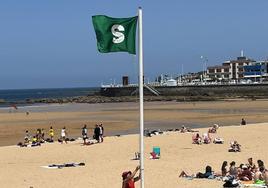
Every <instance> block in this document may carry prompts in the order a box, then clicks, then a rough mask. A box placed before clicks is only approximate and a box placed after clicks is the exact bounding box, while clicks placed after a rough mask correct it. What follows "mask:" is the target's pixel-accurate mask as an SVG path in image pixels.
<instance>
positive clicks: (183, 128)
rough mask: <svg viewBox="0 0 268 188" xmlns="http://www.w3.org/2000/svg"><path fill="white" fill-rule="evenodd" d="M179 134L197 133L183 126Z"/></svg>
mask: <svg viewBox="0 0 268 188" xmlns="http://www.w3.org/2000/svg"><path fill="white" fill-rule="evenodd" d="M179 132H181V133H186V132H190V133H193V132H199V131H195V130H193V129H190V128H187V127H185V126H184V125H183V126H182V127H181V128H180V129H179Z"/></svg>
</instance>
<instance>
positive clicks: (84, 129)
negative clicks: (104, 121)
mask: <svg viewBox="0 0 268 188" xmlns="http://www.w3.org/2000/svg"><path fill="white" fill-rule="evenodd" d="M82 137H83V140H84V144H86V140H87V138H88V137H87V125H84V127H83V128H82Z"/></svg>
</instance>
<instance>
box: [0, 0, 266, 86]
mask: <svg viewBox="0 0 268 188" xmlns="http://www.w3.org/2000/svg"><path fill="white" fill-rule="evenodd" d="M139 6H142V8H143V24H144V25H143V27H144V71H145V77H148V78H149V79H150V80H153V79H154V78H155V77H156V76H157V75H159V74H161V73H169V74H172V75H174V76H175V75H177V74H179V73H181V71H182V70H181V67H182V65H183V68H184V72H196V71H200V70H202V66H203V61H202V59H200V56H201V55H203V56H206V57H207V58H208V64H209V65H215V64H221V63H222V62H223V61H224V60H229V59H234V58H236V57H237V56H239V54H240V50H241V49H243V50H244V53H245V55H246V56H248V57H250V58H253V59H256V60H262V59H266V58H267V57H268V45H267V42H268V24H267V13H266V12H267V7H268V1H266V0H258V1H252V0H236V1H234V0H225V1H219V0H218V1H217V0H203V1H199V0H173V1H168V0H167V1H149V0H147V1H146V0H145V1H126V0H121V1H116V0H114V1H109V0H106V1H104V0H76V1H74V0H57V1H55V0H46V1H36V0H25V1H21V0H17V1H15V0H1V1H0V24H1V27H0V65H1V67H0V68H1V74H0V89H10V88H57V87H91V86H99V85H100V84H101V82H103V83H109V82H110V81H111V80H113V79H115V80H116V82H121V76H122V75H128V76H129V77H130V81H131V82H135V81H136V78H137V76H138V64H137V57H134V56H132V55H129V54H127V53H110V54H101V53H99V52H98V51H97V47H96V38H95V33H94V29H93V26H92V22H91V16H92V15H96V14H105V15H108V16H111V17H130V16H135V15H136V14H137V8H138V7H139Z"/></svg>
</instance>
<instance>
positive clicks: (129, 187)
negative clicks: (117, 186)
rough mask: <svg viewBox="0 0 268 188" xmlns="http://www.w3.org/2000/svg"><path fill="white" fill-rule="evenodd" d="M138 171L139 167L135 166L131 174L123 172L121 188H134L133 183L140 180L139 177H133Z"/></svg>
mask: <svg viewBox="0 0 268 188" xmlns="http://www.w3.org/2000/svg"><path fill="white" fill-rule="evenodd" d="M139 170H140V166H137V167H136V169H135V170H134V171H133V172H131V171H127V172H123V174H122V178H123V183H122V188H135V182H136V181H139V180H140V178H141V177H140V175H141V174H139V176H137V177H135V175H136V173H137V172H138V171H139Z"/></svg>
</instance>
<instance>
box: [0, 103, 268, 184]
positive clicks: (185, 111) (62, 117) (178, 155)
mask: <svg viewBox="0 0 268 188" xmlns="http://www.w3.org/2000/svg"><path fill="white" fill-rule="evenodd" d="M267 103H268V101H221V102H197V103H174V102H166V103H159V102H154V103H146V105H145V114H146V116H145V119H146V121H147V128H148V127H149V128H150V126H151V128H161V129H165V128H174V127H177V128H179V127H181V125H182V124H183V123H188V124H187V125H191V127H193V128H194V127H195V126H196V128H198V127H199V128H198V130H199V131H200V133H205V132H207V130H208V128H206V127H207V126H209V125H211V124H212V123H218V124H220V125H225V126H221V127H220V129H219V130H218V133H217V134H213V135H212V137H213V138H214V137H216V136H220V137H223V138H224V140H225V143H224V144H222V145H216V144H209V145H204V144H203V145H193V144H192V134H191V133H178V132H167V133H165V134H163V135H157V136H153V137H146V138H145V139H144V140H145V185H146V187H154V188H162V187H186V188H199V187H200V188H207V187H221V186H222V184H223V182H221V181H218V180H197V179H194V180H188V179H185V178H179V177H178V176H179V172H181V171H182V170H185V171H186V172H188V173H189V174H194V173H197V172H199V171H201V172H204V169H205V166H206V165H210V166H212V168H213V170H214V171H216V172H219V171H220V167H221V164H222V162H223V161H224V160H227V161H228V162H231V161H232V160H234V161H236V162H237V164H240V163H245V162H246V160H247V158H249V157H253V159H254V161H256V160H257V159H262V160H263V161H264V162H265V163H266V162H267V158H268V152H267V151H266V150H265V147H266V144H267V138H266V133H267V131H268V123H258V122H268V115H267V109H266V107H267V105H268V104H267ZM29 109H30V115H28V116H27V115H26V114H25V110H29ZM0 111H1V114H0V116H1V118H0V129H1V145H12V144H13V143H15V142H19V141H22V139H20V138H23V135H24V131H25V129H29V130H30V131H34V130H35V129H36V128H39V127H41V128H48V126H50V124H53V127H55V130H56V132H57V131H59V130H60V128H61V127H62V126H67V129H69V131H70V134H71V135H72V136H73V137H76V136H80V132H81V127H82V125H83V124H84V123H87V125H88V126H89V127H93V126H94V123H96V122H103V123H104V125H105V130H106V133H107V132H108V133H107V134H109V133H114V134H115V133H116V132H121V133H126V132H128V131H130V132H131V131H134V132H135V131H137V127H136V126H137V119H138V116H137V104H135V103H122V104H109V105H103V104H94V105H88V104H80V105H78V104H70V106H68V105H63V106H61V105H54V106H53V105H52V106H49V107H48V106H44V107H34V108H33V107H32V108H30V107H29V108H26V109H23V108H22V109H19V110H18V111H17V112H12V113H9V112H7V110H6V109H1V110H0ZM241 117H245V118H246V120H247V121H248V122H249V123H250V124H248V125H246V126H239V123H240V120H241ZM148 122H150V123H151V124H148ZM252 122H254V123H252ZM165 125H167V126H166V127H165ZM202 126H203V127H205V128H200V127H202ZM91 133H92V131H91V132H89V134H91ZM56 137H57V136H56ZM138 138H139V136H138V135H137V134H131V135H122V136H120V137H116V136H109V137H105V141H104V142H103V143H101V144H94V145H90V146H83V145H82V144H81V143H82V140H80V141H76V142H70V143H68V144H60V143H53V144H51V143H47V144H43V145H42V146H41V147H27V148H20V147H18V146H3V147H0V156H1V157H0V163H1V168H0V182H1V187H3V188H10V187H31V186H32V187H34V188H37V187H38V188H43V187H44V188H45V187H50V188H53V187H55V188H56V187H57V188H60V187H66V186H67V187H74V188H75V187H77V188H78V187H94V188H103V187H111V188H113V187H114V188H116V187H121V174H122V172H123V171H126V170H134V168H135V167H136V165H138V161H136V160H132V159H133V158H134V153H135V152H137V151H138V150H139V149H138V148H139V145H138V144H139V139H138ZM234 139H236V140H237V141H238V142H239V143H240V144H241V145H242V152H241V153H229V152H228V151H227V150H228V148H229V143H230V142H231V141H232V140H234ZM153 146H159V147H160V148H161V159H159V160H150V159H149V156H150V154H149V153H150V152H151V151H152V147H153ZM72 162H84V163H85V164H86V165H85V166H81V167H74V168H63V169H46V168H42V167H41V166H46V165H49V164H62V163H72ZM266 164H267V163H266ZM137 187H139V184H137Z"/></svg>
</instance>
